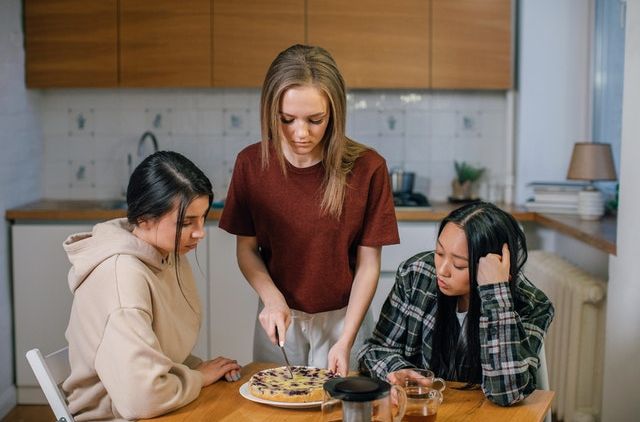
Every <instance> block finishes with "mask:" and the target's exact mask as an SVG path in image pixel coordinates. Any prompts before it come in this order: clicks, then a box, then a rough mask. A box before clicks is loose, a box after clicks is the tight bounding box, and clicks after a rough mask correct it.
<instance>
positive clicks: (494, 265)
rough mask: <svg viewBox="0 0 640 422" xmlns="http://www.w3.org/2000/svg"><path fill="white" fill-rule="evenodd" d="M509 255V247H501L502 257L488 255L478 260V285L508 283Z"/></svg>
mask: <svg viewBox="0 0 640 422" xmlns="http://www.w3.org/2000/svg"><path fill="white" fill-rule="evenodd" d="M510 267H511V254H510V252H509V246H507V244H506V243H505V244H504V245H502V255H499V254H495V253H490V254H487V255H486V256H483V257H482V258H480V262H479V263H478V285H480V286H484V285H487V284H495V283H502V282H505V281H509V278H510V273H509V270H510Z"/></svg>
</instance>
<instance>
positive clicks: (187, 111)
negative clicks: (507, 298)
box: [40, 89, 506, 200]
mask: <svg viewBox="0 0 640 422" xmlns="http://www.w3.org/2000/svg"><path fill="white" fill-rule="evenodd" d="M40 105H41V116H42V117H41V119H42V128H43V132H44V144H45V148H44V154H45V158H44V161H45V166H44V174H45V186H44V190H45V196H47V197H59V198H66V197H75V198H78V197H86V198H107V197H110V195H111V196H119V195H120V193H121V191H122V188H123V186H124V185H125V184H126V181H127V178H128V174H129V171H128V168H127V164H126V163H127V154H131V155H132V160H133V165H134V166H135V165H136V164H137V163H139V161H140V159H139V158H138V157H137V144H138V140H139V138H140V136H141V135H142V133H143V132H144V131H145V130H151V131H153V132H154V133H155V134H156V137H157V138H158V143H159V146H160V148H161V149H174V150H176V151H179V152H181V153H183V154H185V155H186V156H188V157H189V158H191V159H192V160H193V161H194V162H195V163H196V164H198V165H199V166H200V167H201V168H202V169H203V170H205V172H206V173H207V174H208V175H209V176H210V178H211V179H212V183H213V185H214V190H215V194H216V198H218V199H220V198H222V197H224V196H225V195H226V190H227V188H228V184H229V179H230V176H231V172H232V170H233V164H234V162H235V157H236V155H237V153H238V152H239V151H240V150H242V148H244V147H245V146H247V145H249V144H251V143H254V142H258V141H259V140H260V136H261V135H260V120H259V112H260V108H259V107H260V91H259V90H258V89H206V90H196V89H193V90H189V89H185V90H180V89H166V90H161V89H158V90H145V89H122V90H91V89H87V90H47V91H44V92H43V94H42V98H41V101H40ZM347 118H348V121H347V128H346V130H347V135H348V136H350V137H351V138H353V139H355V140H357V141H359V142H362V143H364V144H367V145H370V146H372V147H373V148H375V149H376V150H377V151H378V152H379V153H380V154H382V155H383V156H384V157H385V158H386V160H387V164H388V166H389V167H390V168H391V167H403V168H405V169H406V170H408V171H415V172H416V173H417V178H416V184H415V189H416V191H421V192H423V193H426V194H427V196H429V197H430V198H432V199H435V200H444V199H446V197H447V196H448V195H449V194H450V189H451V188H450V182H451V178H452V177H453V174H454V172H453V160H454V159H456V160H458V161H460V160H466V161H469V162H472V163H474V164H477V165H483V166H486V167H487V168H490V169H491V171H490V172H489V171H487V177H489V174H491V177H493V178H496V177H499V175H503V174H504V173H505V157H504V145H505V143H506V139H505V136H506V134H505V127H506V123H505V122H506V120H505V119H506V98H505V94H504V93H501V92H475V91H469V92H449V91H420V90H418V91H411V90H359V91H352V92H349V94H348V100H347ZM70 163H71V164H70ZM83 165H84V173H83V175H84V178H83V179H82V180H78V179H77V176H78V172H79V170H80V169H81V167H82V166H83ZM58 167H60V168H58ZM112 170H113V171H112ZM80 173H82V171H81V172H80ZM486 183H489V181H486ZM496 183H497V182H496ZM71 191H73V192H71Z"/></svg>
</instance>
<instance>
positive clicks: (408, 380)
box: [402, 368, 445, 393]
mask: <svg viewBox="0 0 640 422" xmlns="http://www.w3.org/2000/svg"><path fill="white" fill-rule="evenodd" d="M402 385H403V386H404V387H405V389H406V388H407V387H429V388H432V389H434V390H438V391H440V392H441V393H442V392H443V391H444V389H445V382H444V380H443V379H442V378H437V377H436V374H434V373H433V371H431V370H429V369H421V368H411V369H406V370H405V372H404V374H403V379H402Z"/></svg>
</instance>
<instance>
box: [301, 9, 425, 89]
mask: <svg viewBox="0 0 640 422" xmlns="http://www.w3.org/2000/svg"><path fill="white" fill-rule="evenodd" d="M307 7H308V12H307V36H308V42H309V44H315V45H319V46H322V47H324V48H326V49H327V50H328V51H329V52H330V53H331V54H332V55H333V58H334V59H335V60H336V62H337V63H338V67H339V68H340V71H341V72H342V75H343V77H344V78H345V81H346V84H347V87H348V88H427V87H429V2H428V1H426V0H402V1H388V0H354V1H342V0H308V2H307Z"/></svg>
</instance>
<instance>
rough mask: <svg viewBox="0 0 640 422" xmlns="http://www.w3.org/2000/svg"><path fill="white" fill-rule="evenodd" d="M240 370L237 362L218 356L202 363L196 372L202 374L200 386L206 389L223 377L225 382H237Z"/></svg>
mask: <svg viewBox="0 0 640 422" xmlns="http://www.w3.org/2000/svg"><path fill="white" fill-rule="evenodd" d="M240 368H241V366H240V365H238V362H237V361H235V360H233V359H228V358H224V357H222V356H218V357H217V358H215V359H211V360H206V361H204V362H202V363H201V364H200V365H198V366H197V367H196V370H197V371H200V372H201V373H202V386H203V387H206V386H207V385H210V384H213V383H214V382H216V381H218V380H219V379H220V378H221V377H222V376H223V375H224V377H225V379H226V380H227V381H237V380H238V379H240Z"/></svg>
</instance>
